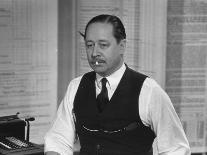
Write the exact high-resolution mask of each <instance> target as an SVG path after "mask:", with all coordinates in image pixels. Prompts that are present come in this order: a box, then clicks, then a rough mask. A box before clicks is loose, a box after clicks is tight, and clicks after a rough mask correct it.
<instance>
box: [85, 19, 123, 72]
mask: <svg viewBox="0 0 207 155" xmlns="http://www.w3.org/2000/svg"><path fill="white" fill-rule="evenodd" d="M125 39H126V33H125V29H124V26H123V24H122V22H121V20H120V19H119V18H118V17H116V16H112V15H99V16H96V17H94V18H92V19H91V20H90V21H89V22H88V24H87V25H86V28H85V35H84V40H85V45H86V53H87V58H88V62H89V65H90V66H91V68H92V69H93V70H94V71H95V72H96V73H98V74H100V75H101V76H108V75H110V74H112V73H113V72H115V71H116V70H118V69H119V68H120V67H121V65H122V64H123V55H124V51H125V44H126V41H125Z"/></svg>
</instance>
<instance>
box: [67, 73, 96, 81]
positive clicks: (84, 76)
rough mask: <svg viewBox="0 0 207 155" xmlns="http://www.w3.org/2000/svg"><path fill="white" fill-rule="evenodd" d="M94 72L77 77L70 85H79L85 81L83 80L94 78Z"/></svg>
mask: <svg viewBox="0 0 207 155" xmlns="http://www.w3.org/2000/svg"><path fill="white" fill-rule="evenodd" d="M94 73H95V72H94V71H91V72H87V73H85V74H83V75H79V76H77V77H75V78H74V79H72V80H71V82H70V84H79V83H80V81H81V80H82V79H83V78H88V77H91V76H94Z"/></svg>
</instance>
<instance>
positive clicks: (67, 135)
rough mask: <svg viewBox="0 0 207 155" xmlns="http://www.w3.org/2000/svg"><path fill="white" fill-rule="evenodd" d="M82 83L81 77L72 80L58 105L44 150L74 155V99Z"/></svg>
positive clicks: (63, 154) (45, 138) (62, 154)
mask: <svg viewBox="0 0 207 155" xmlns="http://www.w3.org/2000/svg"><path fill="white" fill-rule="evenodd" d="M79 83H80V77H79V78H76V79H74V80H72V81H71V82H70V84H69V86H68V89H67V92H66V94H65V96H64V98H63V100H62V102H61V103H60V105H59V107H58V111H57V114H56V117H55V120H54V122H53V124H52V127H51V128H50V130H49V131H48V132H47V133H46V135H45V137H44V140H45V142H44V151H45V152H47V151H54V152H57V153H59V154H61V155H73V147H74V140H75V125H74V118H73V112H72V110H73V101H74V97H75V94H76V91H77V88H78V85H79Z"/></svg>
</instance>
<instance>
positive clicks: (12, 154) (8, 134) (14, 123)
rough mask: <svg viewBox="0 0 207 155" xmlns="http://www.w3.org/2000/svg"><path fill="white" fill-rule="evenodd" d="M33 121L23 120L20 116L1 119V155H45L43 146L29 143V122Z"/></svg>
mask: <svg viewBox="0 0 207 155" xmlns="http://www.w3.org/2000/svg"><path fill="white" fill-rule="evenodd" d="M33 120H34V118H33V117H28V118H25V119H21V118H19V117H18V114H16V115H9V116H3V117H0V154H1V155H44V151H43V146H41V145H37V144H34V143H31V142H29V130H30V129H29V128H30V125H29V121H33ZM25 129H27V130H25ZM26 131H27V132H26ZM25 132H26V134H25ZM25 135H26V136H25Z"/></svg>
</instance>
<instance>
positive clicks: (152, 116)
mask: <svg viewBox="0 0 207 155" xmlns="http://www.w3.org/2000/svg"><path fill="white" fill-rule="evenodd" d="M139 101H140V117H141V120H142V121H143V123H144V124H145V125H148V126H150V127H151V128H152V130H153V131H154V132H155V134H156V140H155V143H154V145H153V147H154V149H156V151H155V152H156V153H157V154H159V155H190V147H189V143H188V140H187V138H186V135H185V133H184V130H183V127H182V124H181V122H180V119H179V117H178V115H177V113H176V111H175V109H174V107H173V104H172V102H171V100H170V98H169V96H168V95H167V93H166V92H165V91H164V90H163V89H162V88H161V87H160V86H159V85H158V84H157V83H156V82H155V81H154V80H152V79H150V78H147V79H146V80H145V82H144V84H143V88H142V89H141V93H140V100H139Z"/></svg>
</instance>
